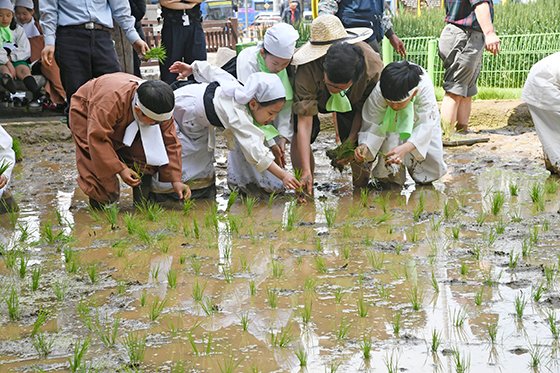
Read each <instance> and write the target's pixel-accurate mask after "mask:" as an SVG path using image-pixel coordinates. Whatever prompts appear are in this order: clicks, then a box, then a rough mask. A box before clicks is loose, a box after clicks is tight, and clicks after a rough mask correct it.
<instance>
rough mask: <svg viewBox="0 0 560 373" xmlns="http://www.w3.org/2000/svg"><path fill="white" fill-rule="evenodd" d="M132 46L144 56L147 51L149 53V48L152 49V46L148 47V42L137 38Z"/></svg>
mask: <svg viewBox="0 0 560 373" xmlns="http://www.w3.org/2000/svg"><path fill="white" fill-rule="evenodd" d="M132 48H134V50H135V51H136V53H138V55H139V56H140V57H143V56H144V55H145V54H146V53H148V50H149V49H150V47H148V44H146V42H145V41H144V40H142V39H138V40H136V41H135V42H134V44H132Z"/></svg>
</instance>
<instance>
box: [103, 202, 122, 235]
mask: <svg viewBox="0 0 560 373" xmlns="http://www.w3.org/2000/svg"><path fill="white" fill-rule="evenodd" d="M103 215H104V216H105V220H107V223H109V225H110V226H111V230H115V229H117V223H118V219H119V207H118V205H117V204H116V203H111V204H109V205H106V206H103Z"/></svg>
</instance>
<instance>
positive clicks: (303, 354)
mask: <svg viewBox="0 0 560 373" xmlns="http://www.w3.org/2000/svg"><path fill="white" fill-rule="evenodd" d="M295 355H296V357H297V359H298V361H299V366H300V367H301V368H305V367H306V366H307V351H305V349H304V348H303V347H301V346H300V347H298V349H297V350H296V352H295Z"/></svg>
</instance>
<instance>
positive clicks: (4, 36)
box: [0, 26, 13, 47]
mask: <svg viewBox="0 0 560 373" xmlns="http://www.w3.org/2000/svg"><path fill="white" fill-rule="evenodd" d="M12 38H13V35H12V30H10V26H6V27H4V26H0V47H2V46H3V45H4V43H11V42H12Z"/></svg>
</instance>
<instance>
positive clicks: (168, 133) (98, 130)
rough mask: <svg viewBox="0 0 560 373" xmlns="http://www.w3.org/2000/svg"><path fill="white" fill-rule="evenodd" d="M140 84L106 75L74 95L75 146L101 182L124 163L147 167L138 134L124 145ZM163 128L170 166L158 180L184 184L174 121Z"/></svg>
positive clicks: (131, 77) (126, 76)
mask: <svg viewBox="0 0 560 373" xmlns="http://www.w3.org/2000/svg"><path fill="white" fill-rule="evenodd" d="M137 82H138V78H137V77H135V76H134V75H130V74H125V73H113V74H106V75H103V76H101V77H99V78H96V79H93V80H90V81H89V82H87V83H86V84H84V85H83V86H81V87H80V89H78V91H77V92H76V93H75V94H74V95H73V96H72V103H71V107H70V130H71V131H72V134H73V136H74V139H75V141H76V145H77V146H78V147H80V148H82V149H83V150H85V151H86V152H87V153H88V154H89V156H90V157H91V160H92V161H93V162H94V168H95V174H96V176H97V177H98V178H99V179H104V178H107V177H110V176H113V175H116V174H117V173H119V172H120V171H122V170H123V169H124V168H125V163H126V164H128V165H129V166H130V164H131V163H133V162H138V163H139V164H141V165H143V164H145V160H146V156H145V154H144V149H143V148H142V143H141V140H140V136H139V134H138V135H136V138H135V139H134V141H133V143H132V145H131V146H130V147H126V146H125V145H124V144H123V143H122V141H123V137H124V132H125V129H126V127H127V126H128V125H129V124H130V123H131V122H132V121H133V120H134V116H133V114H132V100H133V97H134V93H135V92H136V89H137V87H138V83H137ZM160 126H161V132H162V135H163V141H164V143H165V148H166V150H167V156H168V157H169V163H168V164H167V165H164V166H161V167H159V180H160V181H165V182H172V181H181V167H182V165H181V145H180V143H179V140H178V139H177V134H176V132H175V125H174V123H173V119H170V120H168V121H165V122H162V123H161V124H160ZM121 159H122V160H123V161H124V162H123V161H121ZM78 172H80V170H78Z"/></svg>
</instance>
